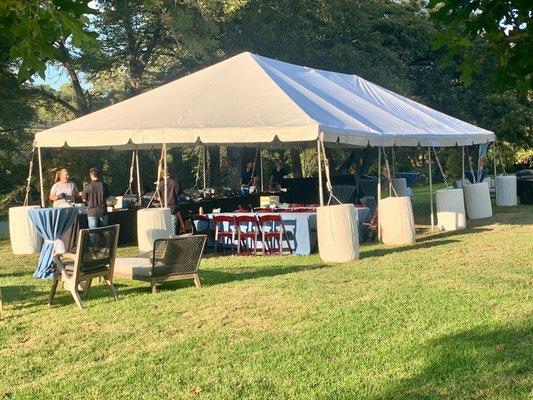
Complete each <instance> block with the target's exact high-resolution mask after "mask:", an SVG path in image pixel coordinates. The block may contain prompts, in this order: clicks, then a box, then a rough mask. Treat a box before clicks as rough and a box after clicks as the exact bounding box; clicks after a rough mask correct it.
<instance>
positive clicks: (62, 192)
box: [48, 168, 80, 207]
mask: <svg viewBox="0 0 533 400" xmlns="http://www.w3.org/2000/svg"><path fill="white" fill-rule="evenodd" d="M79 197H80V191H79V190H78V188H77V187H76V184H75V183H74V182H72V181H71V180H70V174H69V172H68V170H67V169H66V168H63V169H60V170H59V171H57V172H56V176H55V183H54V184H53V185H52V189H50V196H48V198H49V199H50V200H52V201H53V202H54V207H65V206H67V205H68V204H69V202H74V201H75V200H76V198H79Z"/></svg>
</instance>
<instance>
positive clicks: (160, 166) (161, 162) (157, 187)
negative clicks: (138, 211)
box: [146, 149, 166, 208]
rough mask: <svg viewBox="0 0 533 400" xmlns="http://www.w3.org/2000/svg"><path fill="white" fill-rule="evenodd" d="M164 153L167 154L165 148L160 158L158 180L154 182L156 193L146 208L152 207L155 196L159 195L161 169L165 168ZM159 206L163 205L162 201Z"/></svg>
mask: <svg viewBox="0 0 533 400" xmlns="http://www.w3.org/2000/svg"><path fill="white" fill-rule="evenodd" d="M164 155H165V152H164V151H163V149H161V157H160V158H159V163H158V164H157V178H156V181H155V182H154V185H155V190H154V194H152V197H151V198H150V201H149V202H148V204H147V205H146V208H150V206H151V205H152V202H153V201H154V199H155V196H156V195H157V192H158V191H159V179H160V177H161V170H162V168H163V157H164ZM165 172H166V171H165ZM159 206H161V202H159Z"/></svg>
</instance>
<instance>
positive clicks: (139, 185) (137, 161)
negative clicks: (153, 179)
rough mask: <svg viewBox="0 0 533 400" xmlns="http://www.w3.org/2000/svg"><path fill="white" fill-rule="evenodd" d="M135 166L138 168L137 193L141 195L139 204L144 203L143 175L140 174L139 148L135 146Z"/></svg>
mask: <svg viewBox="0 0 533 400" xmlns="http://www.w3.org/2000/svg"><path fill="white" fill-rule="evenodd" d="M135 167H136V168H137V170H136V172H137V195H138V196H139V205H140V206H141V205H142V197H141V175H140V174H139V148H138V147H135Z"/></svg>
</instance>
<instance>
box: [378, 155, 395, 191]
mask: <svg viewBox="0 0 533 400" xmlns="http://www.w3.org/2000/svg"><path fill="white" fill-rule="evenodd" d="M381 149H382V150H383V157H384V158H385V168H386V169H387V175H388V179H389V188H390V189H391V190H390V191H389V196H390V195H392V193H390V192H394V195H395V196H396V197H398V193H397V192H396V189H395V188H394V185H393V184H392V177H391V173H390V166H389V160H388V159H387V153H385V147H382V148H381ZM380 173H381V171H380Z"/></svg>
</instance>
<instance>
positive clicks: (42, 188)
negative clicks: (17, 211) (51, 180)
mask: <svg viewBox="0 0 533 400" xmlns="http://www.w3.org/2000/svg"><path fill="white" fill-rule="evenodd" d="M37 155H38V159H39V186H40V188H41V207H42V208H44V207H45V204H44V182H43V161H42V158H41V148H40V147H37Z"/></svg>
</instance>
